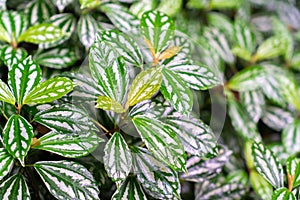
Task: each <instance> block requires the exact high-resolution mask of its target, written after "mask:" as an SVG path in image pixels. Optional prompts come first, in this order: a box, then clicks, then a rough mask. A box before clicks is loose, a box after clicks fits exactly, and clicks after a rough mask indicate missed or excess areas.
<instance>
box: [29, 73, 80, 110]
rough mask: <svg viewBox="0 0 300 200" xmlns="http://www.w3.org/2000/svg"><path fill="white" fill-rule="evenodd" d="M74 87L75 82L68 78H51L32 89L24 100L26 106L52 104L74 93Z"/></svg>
mask: <svg viewBox="0 0 300 200" xmlns="http://www.w3.org/2000/svg"><path fill="white" fill-rule="evenodd" d="M73 87H74V84H73V82H72V81H71V80H70V79H68V78H65V77H55V78H50V79H48V80H46V81H45V82H42V83H40V84H38V85H37V86H35V87H34V88H32V90H31V91H30V92H29V93H28V95H27V96H26V98H25V99H24V104H42V103H50V102H52V101H54V100H56V99H59V98H61V97H63V96H64V95H65V94H67V93H69V92H70V91H72V89H73Z"/></svg>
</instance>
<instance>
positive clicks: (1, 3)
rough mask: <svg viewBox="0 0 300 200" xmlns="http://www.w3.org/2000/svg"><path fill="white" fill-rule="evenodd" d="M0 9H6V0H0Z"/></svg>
mask: <svg viewBox="0 0 300 200" xmlns="http://www.w3.org/2000/svg"><path fill="white" fill-rule="evenodd" d="M0 10H6V0H1V1H0Z"/></svg>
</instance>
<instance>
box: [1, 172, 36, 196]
mask: <svg viewBox="0 0 300 200" xmlns="http://www.w3.org/2000/svg"><path fill="white" fill-rule="evenodd" d="M0 198H1V199H3V200H4V199H18V200H19V199H22V200H30V199H31V198H30V193H29V189H28V186H27V184H26V181H25V178H24V176H22V175H21V174H15V175H13V176H11V177H10V178H9V179H7V180H6V181H4V182H3V183H2V184H1V185H0Z"/></svg>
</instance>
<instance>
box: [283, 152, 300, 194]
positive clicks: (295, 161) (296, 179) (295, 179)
mask: <svg viewBox="0 0 300 200" xmlns="http://www.w3.org/2000/svg"><path fill="white" fill-rule="evenodd" d="M286 171H287V177H288V182H289V184H290V186H292V187H293V188H295V187H297V186H299V185H300V160H299V158H295V157H292V156H291V157H289V158H288V159H287V161H286Z"/></svg>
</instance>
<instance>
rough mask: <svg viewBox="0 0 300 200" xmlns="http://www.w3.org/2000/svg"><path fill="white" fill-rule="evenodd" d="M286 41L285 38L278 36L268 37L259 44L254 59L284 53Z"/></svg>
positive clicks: (267, 57)
mask: <svg viewBox="0 0 300 200" xmlns="http://www.w3.org/2000/svg"><path fill="white" fill-rule="evenodd" d="M286 43H287V41H286V39H285V38H282V37H279V36H273V37H270V38H268V39H267V40H265V41H264V42H263V43H262V44H260V45H259V47H258V49H257V52H256V54H255V58H256V60H257V61H258V60H265V59H271V58H275V57H277V56H280V55H282V54H284V53H285V49H286Z"/></svg>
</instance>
